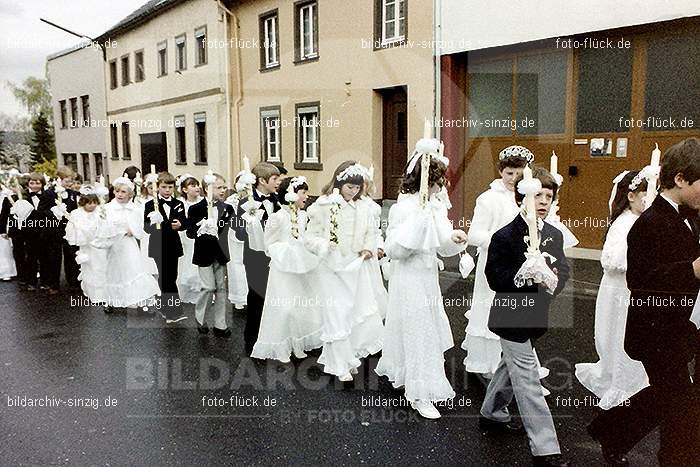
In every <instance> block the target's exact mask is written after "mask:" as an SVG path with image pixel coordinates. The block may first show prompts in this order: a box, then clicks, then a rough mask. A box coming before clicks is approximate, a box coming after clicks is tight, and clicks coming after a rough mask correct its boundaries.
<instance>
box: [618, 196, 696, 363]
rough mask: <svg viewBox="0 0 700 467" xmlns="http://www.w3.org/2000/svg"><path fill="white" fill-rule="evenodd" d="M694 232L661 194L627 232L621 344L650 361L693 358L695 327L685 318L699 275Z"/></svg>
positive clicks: (631, 354) (634, 354)
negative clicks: (625, 305) (627, 299)
mask: <svg viewBox="0 0 700 467" xmlns="http://www.w3.org/2000/svg"><path fill="white" fill-rule="evenodd" d="M698 256H700V246H699V245H698V235H697V233H696V232H694V231H691V229H689V228H688V226H687V225H686V224H685V222H684V221H683V218H682V217H681V216H680V214H679V213H678V212H677V211H676V210H675V208H674V207H673V206H671V205H670V204H669V203H668V201H666V200H665V199H663V198H662V197H661V196H657V197H656V199H655V200H654V202H653V203H652V205H651V206H650V207H649V209H647V210H646V211H644V212H643V213H642V215H641V216H639V219H637V221H636V222H635V223H634V225H633V226H632V229H631V230H630V232H629V234H628V235H627V287H628V288H629V289H630V292H631V297H630V306H629V307H628V314H627V328H626V334H625V350H626V351H627V353H628V354H629V356H630V357H632V358H633V359H635V360H640V361H641V362H642V363H644V366H645V367H647V371H649V368H650V367H654V368H663V367H665V366H669V367H670V366H671V363H672V360H673V361H675V362H673V363H674V364H675V365H676V366H677V365H681V366H683V364H684V363H687V362H689V361H690V360H692V358H693V354H694V353H695V349H696V348H697V345H698V331H697V329H696V328H695V326H694V325H693V324H692V323H691V322H690V321H689V319H690V315H691V313H692V311H693V305H694V303H695V299H696V298H697V294H698V288H699V287H700V281H698V280H697V278H696V277H695V274H694V273H693V261H695V259H697V258H698Z"/></svg>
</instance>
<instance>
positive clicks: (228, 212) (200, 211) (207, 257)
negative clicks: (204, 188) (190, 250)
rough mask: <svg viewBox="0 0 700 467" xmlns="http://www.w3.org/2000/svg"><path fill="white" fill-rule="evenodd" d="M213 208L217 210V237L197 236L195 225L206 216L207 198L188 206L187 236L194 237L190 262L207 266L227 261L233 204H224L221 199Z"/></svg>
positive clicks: (197, 227)
mask: <svg viewBox="0 0 700 467" xmlns="http://www.w3.org/2000/svg"><path fill="white" fill-rule="evenodd" d="M214 208H215V209H216V210H217V211H218V214H219V217H218V222H217V225H218V233H219V237H218V238H214V237H213V236H211V235H202V236H200V237H198V236H197V230H199V226H198V225H197V224H198V223H199V221H201V220H202V219H206V218H207V216H208V206H207V200H206V199H203V200H201V201H200V202H199V203H197V204H193V205H192V206H190V209H189V211H187V217H188V224H187V236H188V237H189V238H193V239H194V254H193V255H192V263H193V264H196V265H197V266H202V267H207V266H211V265H212V264H214V262H215V261H216V262H218V263H219V264H221V265H224V264H226V263H228V262H229V258H230V255H229V251H228V232H229V229H230V228H231V224H232V223H233V222H234V218H235V215H234V212H233V206H231V205H230V204H226V203H224V202H223V201H217V202H216V203H215V205H214Z"/></svg>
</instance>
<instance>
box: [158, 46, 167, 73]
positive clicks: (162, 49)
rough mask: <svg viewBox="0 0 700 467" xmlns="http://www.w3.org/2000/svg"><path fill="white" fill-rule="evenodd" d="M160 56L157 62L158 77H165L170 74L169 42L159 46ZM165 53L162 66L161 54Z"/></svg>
mask: <svg viewBox="0 0 700 467" xmlns="http://www.w3.org/2000/svg"><path fill="white" fill-rule="evenodd" d="M157 50H158V55H157V61H158V76H159V77H160V76H165V75H167V74H168V42H167V41H163V42H160V43H159V44H158V48H157ZM161 52H163V57H164V60H163V63H162V64H161V62H160V54H161Z"/></svg>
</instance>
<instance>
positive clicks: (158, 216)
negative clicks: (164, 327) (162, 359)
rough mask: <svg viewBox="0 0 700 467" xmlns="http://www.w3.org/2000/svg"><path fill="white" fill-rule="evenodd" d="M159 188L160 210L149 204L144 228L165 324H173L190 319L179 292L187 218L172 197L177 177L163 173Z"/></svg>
mask: <svg viewBox="0 0 700 467" xmlns="http://www.w3.org/2000/svg"><path fill="white" fill-rule="evenodd" d="M156 185H157V191H158V193H157V194H156V196H157V197H158V198H157V201H158V210H157V211H156V205H155V200H150V201H148V202H147V203H146V205H145V206H144V211H143V228H144V230H145V231H146V232H147V233H149V234H150V235H151V237H150V240H149V242H148V256H150V257H151V258H153V260H154V261H155V263H156V267H157V268H158V282H159V284H158V285H160V290H161V306H162V307H163V316H164V317H165V322H166V324H171V323H177V322H178V321H182V320H183V319H187V317H186V316H185V315H184V314H183V312H182V306H181V304H180V298H179V295H178V291H177V266H178V260H179V259H180V257H181V256H182V255H183V251H182V242H181V241H180V234H179V231H180V230H182V229H184V228H185V224H186V222H187V216H186V215H185V205H184V204H183V202H182V201H180V200H179V199H175V198H174V197H173V192H174V191H175V177H173V176H172V174H170V173H168V172H161V173H159V174H158V181H157V182H156Z"/></svg>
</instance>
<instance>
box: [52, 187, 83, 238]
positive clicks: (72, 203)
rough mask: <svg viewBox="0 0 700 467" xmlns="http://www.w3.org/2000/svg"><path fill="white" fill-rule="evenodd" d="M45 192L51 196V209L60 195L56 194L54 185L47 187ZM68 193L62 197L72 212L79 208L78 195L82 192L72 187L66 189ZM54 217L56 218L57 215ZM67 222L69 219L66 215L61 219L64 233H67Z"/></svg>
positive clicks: (61, 227) (61, 228) (67, 208)
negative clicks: (71, 188)
mask: <svg viewBox="0 0 700 467" xmlns="http://www.w3.org/2000/svg"><path fill="white" fill-rule="evenodd" d="M45 193H46V196H47V197H48V198H51V206H49V209H51V208H52V207H53V206H55V205H56V198H57V197H58V195H57V194H56V190H55V189H54V187H49V188H47V189H46V191H45ZM66 193H68V196H67V197H66V198H63V199H62V201H63V204H65V205H66V210H67V211H68V212H71V211H73V210H75V209H78V196H80V193H78V192H77V191H75V190H70V189H66ZM53 217H54V218H55V217H56V216H53ZM67 224H68V219H66V218H65V217H64V218H63V219H61V224H60V230H61V234H62V235H63V234H65V231H66V225H67Z"/></svg>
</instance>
